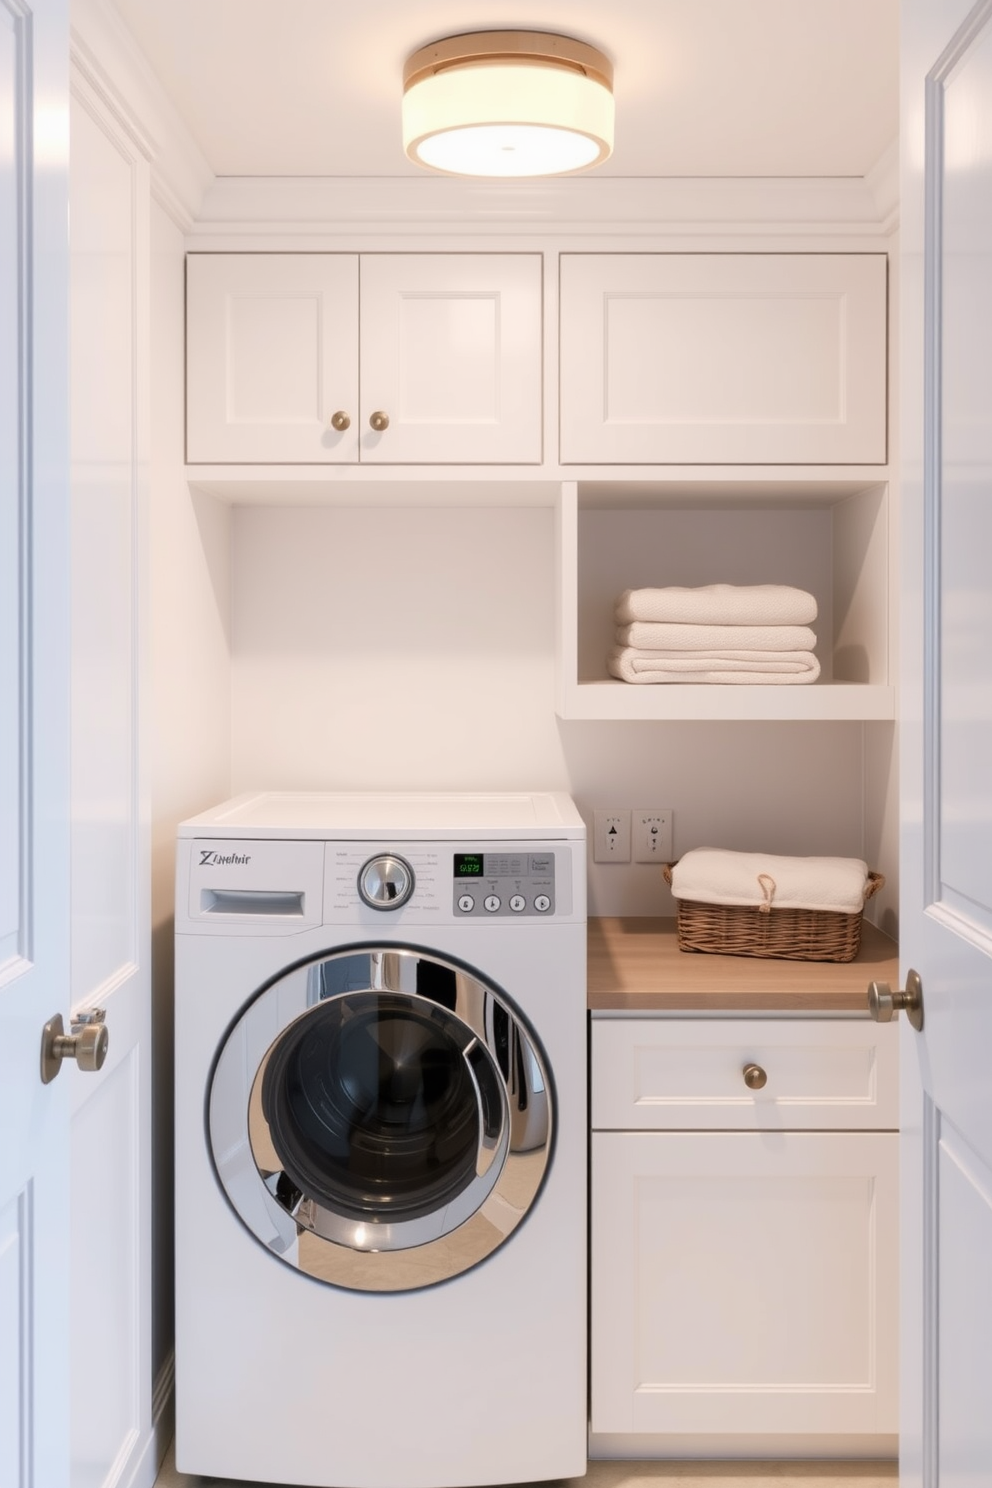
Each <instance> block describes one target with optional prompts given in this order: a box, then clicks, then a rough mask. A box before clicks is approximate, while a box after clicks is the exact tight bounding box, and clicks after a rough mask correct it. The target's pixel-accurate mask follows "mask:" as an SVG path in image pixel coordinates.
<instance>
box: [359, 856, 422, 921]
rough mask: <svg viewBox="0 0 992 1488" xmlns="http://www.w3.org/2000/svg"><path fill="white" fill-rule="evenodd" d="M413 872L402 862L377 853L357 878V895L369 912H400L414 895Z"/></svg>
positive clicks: (408, 865)
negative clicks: (395, 910)
mask: <svg viewBox="0 0 992 1488" xmlns="http://www.w3.org/2000/svg"><path fill="white" fill-rule="evenodd" d="M413 884H414V877H413V869H412V868H411V867H410V864H409V863H408V862H407V861H406V860H405V858H400V857H397V856H396V855H395V854H393V853H380V854H379V855H378V856H376V857H374V858H369V860H368V862H367V863H366V864H365V865H364V867H363V868H362V871H361V872H360V873H359V875H358V892H359V894H360V895H361V897H362V901H363V903H365V904H367V905H368V906H369V908H370V909H399V908H400V907H401V906H402V905H404V904H405V903H406V901H407V900H408V899H409V897H410V895H411V894H412V893H413Z"/></svg>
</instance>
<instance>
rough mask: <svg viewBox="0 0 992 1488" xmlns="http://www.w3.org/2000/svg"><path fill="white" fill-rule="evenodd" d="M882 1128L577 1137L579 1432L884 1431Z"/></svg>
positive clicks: (886, 1148) (885, 1171) (890, 1160)
mask: <svg viewBox="0 0 992 1488" xmlns="http://www.w3.org/2000/svg"><path fill="white" fill-rule="evenodd" d="M897 1169H898V1137H897V1135H896V1133H894V1132H849V1133H848V1132H844V1133H837V1132H770V1131H769V1132H693V1133H683V1132H622V1133H621V1132H594V1133H593V1147H592V1181H591V1192H592V1200H593V1203H592V1232H591V1247H592V1268H593V1286H592V1309H591V1330H592V1336H591V1353H592V1430H593V1431H594V1432H600V1433H613V1434H625V1433H626V1434H630V1433H635V1434H640V1433H652V1432H657V1433H669V1434H672V1435H686V1434H690V1435H697V1434H701V1433H707V1432H713V1433H731V1434H738V1433H749V1432H750V1433H761V1434H768V1435H778V1434H781V1433H789V1432H800V1433H802V1432H805V1433H810V1434H816V1435H820V1434H825V1433H841V1434H852V1435H861V1434H866V1433H876V1432H885V1433H888V1432H893V1431H895V1429H896V1424H897V1412H898V1393H897V1384H896V1376H897V1349H896V1344H895V1336H896V1335H895V1328H896V1311H897V1305H898V1292H897V1283H896V1277H895V1271H894V1268H893V1267H892V1266H891V1265H890V1264H889V1259H890V1256H891V1253H892V1249H893V1248H894V1246H895V1245H896V1243H897V1241H896V1226H897V1219H898V1197H897Z"/></svg>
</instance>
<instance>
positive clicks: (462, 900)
mask: <svg viewBox="0 0 992 1488" xmlns="http://www.w3.org/2000/svg"><path fill="white" fill-rule="evenodd" d="M458 908H459V909H460V910H461V912H462V914H471V913H472V911H473V909H474V908H475V900H474V899H473V898H472V895H471V894H461V895H459V898H458Z"/></svg>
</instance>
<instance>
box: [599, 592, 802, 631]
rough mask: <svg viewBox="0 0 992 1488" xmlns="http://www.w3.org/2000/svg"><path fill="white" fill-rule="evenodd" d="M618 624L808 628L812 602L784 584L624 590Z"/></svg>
mask: <svg viewBox="0 0 992 1488" xmlns="http://www.w3.org/2000/svg"><path fill="white" fill-rule="evenodd" d="M616 618H617V624H618V625H629V624H630V623H631V622H632V621H634V620H651V621H660V622H671V621H674V622H675V623H676V624H679V625H809V624H811V622H812V621H814V620H815V619H816V600H815V599H814V598H813V596H812V594H807V593H806V591H805V589H791V588H789V587H788V585H785V584H705V585H703V586H702V587H701V588H699V589H674V588H670V589H625V590H624V592H623V593H622V594H621V595H620V598H619V599H618V600H617V604H616Z"/></svg>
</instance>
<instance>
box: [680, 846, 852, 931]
mask: <svg viewBox="0 0 992 1488" xmlns="http://www.w3.org/2000/svg"><path fill="white" fill-rule="evenodd" d="M867 887H868V866H867V864H866V863H862V862H861V861H860V859H858V858H784V857H774V856H772V855H771V854H769V853H740V852H729V851H727V850H726V849H725V848H720V847H697V848H694V849H693V850H692V852H687V853H685V854H684V855H683V856H682V857H681V858H680V859H679V861H678V862H677V863H676V864H675V866H674V868H673V869H672V893H673V895H674V896H675V898H676V899H691V900H694V901H696V902H697V903H699V902H701V903H705V904H745V905H747V904H752V905H757V906H758V907H759V908H760V907H762V906H767V907H768V908H769V910H771V909H775V908H778V909H820V910H824V909H826V910H836V911H837V912H838V913H840V914H859V913H860V912H861V910H862V909H863V908H864V903H865V892H866V890H867Z"/></svg>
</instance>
